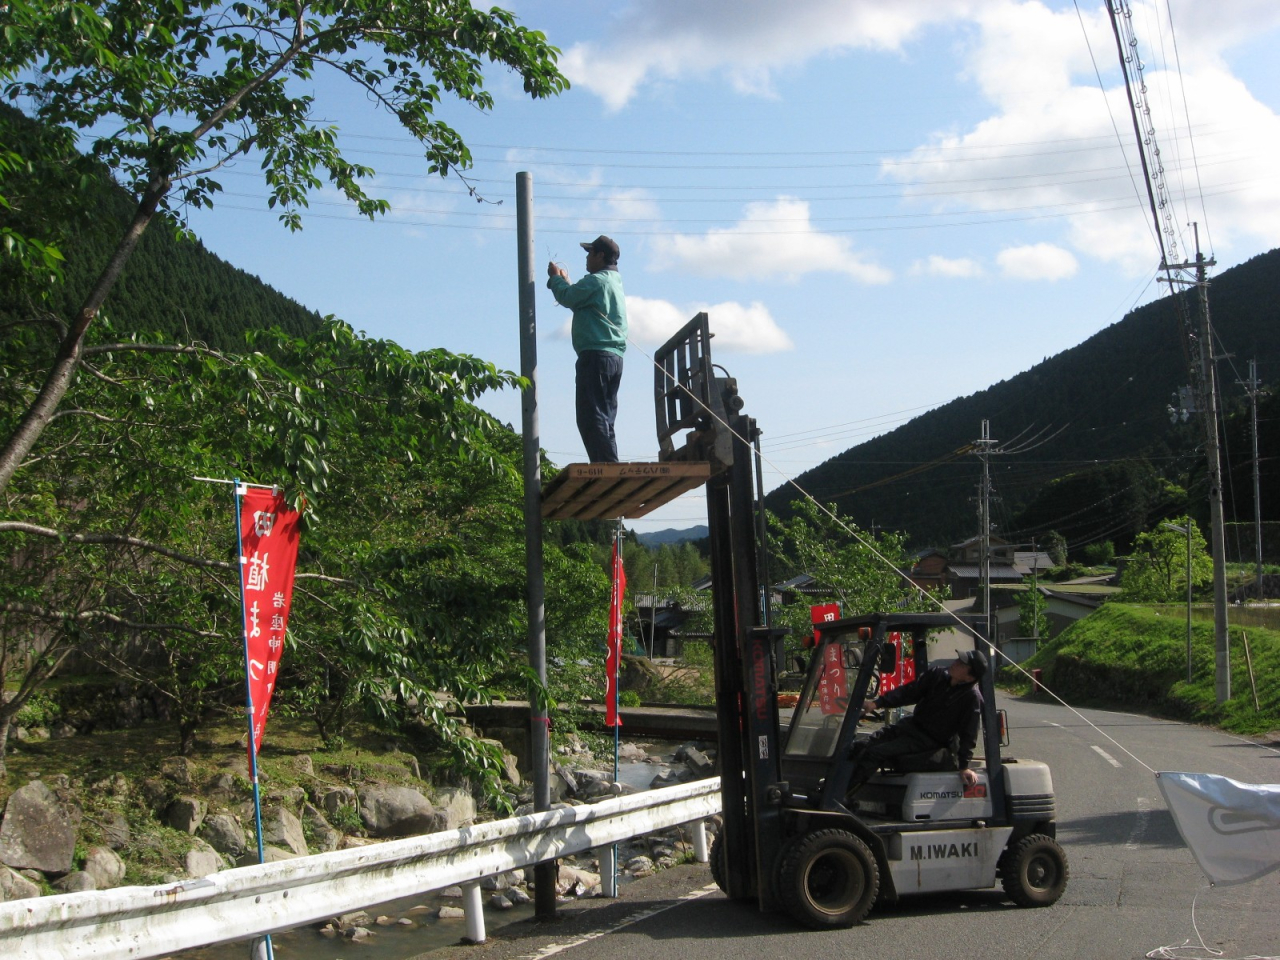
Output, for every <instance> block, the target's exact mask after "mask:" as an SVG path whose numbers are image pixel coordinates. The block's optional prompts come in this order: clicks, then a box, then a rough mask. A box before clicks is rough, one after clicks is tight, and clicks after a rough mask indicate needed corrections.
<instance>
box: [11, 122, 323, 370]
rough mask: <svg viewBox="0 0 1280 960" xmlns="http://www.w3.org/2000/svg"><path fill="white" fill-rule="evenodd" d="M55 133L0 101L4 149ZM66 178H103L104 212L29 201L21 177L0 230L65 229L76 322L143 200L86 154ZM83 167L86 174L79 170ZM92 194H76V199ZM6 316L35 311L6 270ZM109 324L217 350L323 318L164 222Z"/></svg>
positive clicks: (130, 271)
mask: <svg viewBox="0 0 1280 960" xmlns="http://www.w3.org/2000/svg"><path fill="white" fill-rule="evenodd" d="M41 136H46V134H44V133H42V132H41V130H40V128H39V127H38V125H37V124H34V123H33V122H32V121H31V120H29V119H28V118H27V117H25V116H23V114H22V113H20V112H19V111H17V110H14V109H13V108H12V107H9V106H6V105H2V104H0V142H2V143H4V144H5V145H7V146H10V147H13V146H20V145H21V143H22V142H23V141H24V140H26V139H28V138H35V137H41ZM67 166H68V171H67V176H68V177H72V176H77V177H78V176H84V177H93V178H97V179H98V180H99V181H100V183H101V184H102V185H103V186H102V188H101V189H100V190H98V191H97V192H96V198H97V207H96V209H94V210H91V211H84V210H79V209H75V210H71V209H58V207H57V204H56V201H47V200H43V199H40V200H39V202H37V198H36V197H32V196H28V195H24V190H23V183H22V177H21V176H20V175H15V176H12V177H10V178H9V183H8V184H7V186H8V189H9V192H10V196H11V198H14V199H15V200H16V202H15V209H13V210H8V211H5V210H0V225H5V224H8V223H14V224H15V226H18V227H23V226H26V225H27V223H24V221H27V222H29V223H39V224H41V227H42V228H41V229H39V230H36V231H33V232H36V233H47V231H48V227H47V223H48V221H49V220H50V219H52V220H53V221H54V222H56V223H58V224H59V225H60V226H59V227H58V228H57V233H58V234H60V235H61V236H60V237H58V238H57V239H58V241H59V242H58V244H57V245H58V246H59V248H60V250H61V252H62V254H63V256H64V257H65V258H66V260H65V264H64V267H63V275H64V279H63V282H62V283H61V284H60V285H59V286H58V287H57V288H56V290H55V291H54V293H53V297H54V302H52V303H51V304H50V306H52V307H53V308H54V312H56V313H58V314H60V315H61V316H64V317H68V316H73V315H74V314H75V312H76V311H77V309H78V308H79V305H80V303H81V302H82V300H83V297H84V295H85V293H86V291H87V290H89V289H90V287H91V286H92V284H93V282H94V280H95V279H96V278H97V276H98V274H99V273H100V272H101V271H102V269H103V267H104V266H105V264H106V262H107V258H108V256H109V253H110V251H111V249H112V248H113V247H114V245H115V243H116V242H117V241H118V239H119V236H120V232H121V229H122V228H123V226H124V225H125V224H127V223H128V220H129V217H130V215H131V214H132V213H133V210H134V207H135V206H136V204H135V202H134V201H133V199H131V197H130V196H129V195H128V194H127V193H126V192H125V191H124V190H123V189H121V188H119V187H117V186H115V185H114V184H112V182H111V180H110V178H109V177H108V175H107V173H106V171H105V170H103V169H102V168H101V167H97V166H95V165H94V164H93V163H92V161H89V160H87V159H84V158H81V157H75V158H73V159H71V160H69V162H68V164H67ZM76 167H79V169H72V168H76ZM76 192H78V193H79V194H80V195H83V191H76V190H73V189H71V187H70V184H68V190H67V193H68V195H71V194H72V193H76ZM0 280H4V281H5V282H4V283H0V316H4V315H6V314H7V315H9V316H18V315H21V314H22V313H23V312H24V311H25V310H26V309H28V305H27V304H26V303H25V302H24V301H23V300H22V298H21V294H20V293H18V292H17V287H18V285H17V284H16V283H13V282H11V280H10V278H8V277H7V276H6V275H5V274H4V273H3V271H0ZM102 315H103V317H104V318H105V319H106V320H107V321H108V322H109V323H110V324H111V326H112V328H113V329H114V330H115V331H116V333H117V335H118V334H124V333H133V332H148V333H159V334H163V335H165V336H166V337H168V338H171V339H173V340H177V341H180V342H184V343H188V342H191V341H202V342H204V343H207V344H208V345H209V346H211V347H214V348H216V349H232V348H235V347H239V346H243V343H244V336H243V332H244V331H245V330H247V329H265V328H268V327H273V326H274V327H279V328H280V329H281V330H284V331H286V332H288V333H291V334H294V335H301V334H305V333H309V332H312V331H315V330H318V329H319V328H320V315H319V314H318V313H316V312H315V311H314V310H308V309H306V308H304V307H302V306H301V305H299V304H298V303H296V302H295V301H293V300H290V299H289V298H288V297H286V296H284V295H283V294H281V293H279V292H277V291H276V290H273V289H272V288H271V287H269V286H267V285H266V284H264V283H263V282H262V281H261V280H259V279H258V278H257V277H255V276H254V275H253V274H250V273H247V272H245V271H244V270H241V269H239V268H238V267H233V266H232V265H231V264H229V263H227V262H226V261H225V260H223V259H221V258H220V257H218V256H216V255H215V254H213V253H210V252H209V251H208V250H206V249H205V248H204V245H203V244H201V243H200V241H199V240H196V239H193V238H192V239H184V238H180V237H179V235H178V233H177V231H175V230H174V229H172V228H166V227H165V226H164V225H162V224H157V225H156V226H155V227H154V228H153V229H150V230H148V231H147V232H146V233H144V234H143V236H142V240H141V242H140V243H139V245H138V249H137V251H136V252H135V253H134V255H133V257H132V259H130V261H129V263H128V265H127V266H126V267H125V270H124V274H123V275H122V276H121V278H120V280H119V282H118V283H117V284H116V286H115V288H114V289H113V290H112V292H111V294H110V296H109V297H108V298H107V301H106V303H105V304H104V307H103V312H102Z"/></svg>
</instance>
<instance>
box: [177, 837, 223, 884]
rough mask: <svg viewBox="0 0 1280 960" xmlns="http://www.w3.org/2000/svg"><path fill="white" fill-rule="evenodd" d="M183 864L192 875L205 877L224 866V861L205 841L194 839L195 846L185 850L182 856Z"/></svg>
mask: <svg viewBox="0 0 1280 960" xmlns="http://www.w3.org/2000/svg"><path fill="white" fill-rule="evenodd" d="M183 866H184V867H185V868H186V871H187V873H188V875H190V876H192V877H207V876H210V875H211V874H215V873H217V872H218V871H219V870H222V869H224V868H225V867H226V863H225V862H224V861H223V859H222V857H221V856H220V855H219V854H218V851H216V850H214V849H213V848H212V847H211V846H209V845H208V844H207V843H202V842H201V841H199V840H197V841H196V846H194V847H192V848H191V849H190V850H188V851H187V855H186V856H185V857H184V858H183Z"/></svg>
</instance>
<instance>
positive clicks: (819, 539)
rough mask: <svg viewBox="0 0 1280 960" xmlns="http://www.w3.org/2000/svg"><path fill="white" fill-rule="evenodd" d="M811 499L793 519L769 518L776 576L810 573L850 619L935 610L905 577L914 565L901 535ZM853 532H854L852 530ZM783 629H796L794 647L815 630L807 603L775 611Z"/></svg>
mask: <svg viewBox="0 0 1280 960" xmlns="http://www.w3.org/2000/svg"><path fill="white" fill-rule="evenodd" d="M832 514H834V516H833V515H830V514H828V513H827V512H826V511H824V510H822V509H820V508H819V507H818V506H817V505H816V504H814V503H812V502H811V501H804V502H802V503H800V504H799V505H798V507H797V510H796V513H795V515H794V516H792V517H791V518H790V519H789V520H786V521H782V520H779V519H778V518H777V517H775V516H773V515H772V514H771V515H769V531H770V552H771V557H770V564H771V565H772V564H775V563H778V564H779V565H780V567H781V568H782V569H781V570H780V571H779V573H778V574H777V575H778V576H795V575H796V574H799V573H807V574H809V575H810V576H812V577H814V578H815V579H817V580H818V581H819V582H820V583H821V584H823V585H824V586H826V587H828V588H829V589H830V590H831V593H832V595H833V598H834V599H837V600H839V601H840V603H841V604H842V605H843V609H844V611H845V615H846V616H853V615H856V614H859V613H874V612H884V611H890V610H931V609H934V606H935V605H934V603H933V602H932V601H931V599H930V598H929V596H928V595H927V594H924V593H922V592H921V591H920V590H919V589H917V588H916V586H915V585H914V584H913V583H911V581H910V580H908V579H907V578H906V576H905V573H906V571H908V570H909V569H910V567H911V562H910V559H909V557H908V555H907V549H906V540H905V538H904V537H903V536H902V535H901V534H897V533H881V534H879V535H877V536H874V537H873V536H872V535H871V534H870V533H868V532H867V531H865V530H861V529H859V528H858V527H857V526H855V525H854V524H852V523H850V522H848V521H842V520H841V519H840V518H839V515H838V514H836V513H835V511H834V508H833V509H832ZM850 531H852V532H850ZM774 612H775V619H776V621H777V623H778V625H779V626H787V627H790V628H791V630H792V637H793V638H794V639H793V644H794V643H798V640H799V638H800V637H801V636H803V635H805V634H808V633H810V632H811V631H812V626H811V623H810V615H809V606H808V604H803V603H802V604H793V605H791V606H788V607H782V608H781V609H775V611H774Z"/></svg>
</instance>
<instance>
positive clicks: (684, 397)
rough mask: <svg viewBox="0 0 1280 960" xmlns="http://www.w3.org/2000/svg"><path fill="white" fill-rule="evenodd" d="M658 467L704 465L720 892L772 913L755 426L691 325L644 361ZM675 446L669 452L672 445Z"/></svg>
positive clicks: (770, 747)
mask: <svg viewBox="0 0 1280 960" xmlns="http://www.w3.org/2000/svg"><path fill="white" fill-rule="evenodd" d="M654 360H655V374H654V397H655V405H656V413H657V425H658V444H659V451H660V452H659V460H660V461H663V462H668V461H701V462H706V463H709V464H710V465H711V476H710V479H709V480H708V481H707V487H706V492H707V525H708V527H709V529H710V543H711V594H712V608H713V612H714V620H715V626H714V634H713V647H714V664H715V683H716V714H717V726H718V729H719V736H720V751H719V755H720V769H721V797H722V801H723V808H724V814H723V815H724V826H723V831H724V834H723V847H724V849H725V852H726V863H725V867H726V875H725V878H724V879H725V886H726V891H727V892H728V894H729V896H731V897H733V898H734V899H739V900H746V899H756V900H758V902H759V905H760V906H761V907H762V908H765V909H769V908H771V907H772V906H773V904H772V900H773V897H774V894H773V893H772V884H771V883H770V882H769V879H768V878H769V876H770V871H771V869H772V865H773V864H774V863H775V861H776V859H777V855H778V848H779V844H780V838H781V834H782V830H781V822H780V817H781V792H782V788H781V785H780V783H779V781H780V780H781V775H780V771H781V766H780V760H781V757H780V750H779V743H778V737H779V727H778V701H777V679H776V663H775V657H774V647H775V642H776V640H777V636H778V631H773V630H771V629H770V628H769V627H768V625H767V624H766V623H765V614H764V610H765V609H766V605H765V603H764V602H763V601H762V599H761V586H762V584H761V579H762V576H761V574H762V570H763V559H762V550H763V543H762V542H761V539H760V534H759V527H758V526H757V519H758V510H762V509H763V505H762V503H760V501H759V496H762V494H763V491H762V490H760V491H757V490H756V489H755V487H756V485H757V484H754V483H753V472H752V464H753V460H752V454H753V450H752V444H753V443H754V442H755V440H756V439H757V437H758V434H759V431H758V428H757V427H756V423H755V421H754V420H753V419H751V418H750V417H747V416H745V415H743V413H742V407H743V402H742V398H741V397H739V396H738V386H737V381H736V380H734V379H733V378H732V377H730V376H728V375H727V373H724V372H723V369H722V368H721V373H719V374H718V373H717V372H716V370H715V368H714V367H713V365H712V362H711V332H710V328H709V325H708V318H707V315H706V314H705V313H699V314H698V315H697V316H696V317H694V318H693V320H691V321H690V322H689V323H687V324H686V325H685V326H684V327H683V328H682V329H681V330H680V331H679V332H678V333H677V334H676V335H675V336H673V337H672V338H671V339H670V340H668V341H667V343H666V344H664V345H663V346H662V348H661V349H659V350H658V351H657V352H656V354H655V355H654ZM680 440H683V444H682V445H681V446H677V445H676V444H677V442H678V441H680Z"/></svg>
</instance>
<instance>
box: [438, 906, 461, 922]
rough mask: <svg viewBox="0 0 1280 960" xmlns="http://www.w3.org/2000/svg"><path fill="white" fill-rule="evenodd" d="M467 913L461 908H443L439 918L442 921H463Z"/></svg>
mask: <svg viewBox="0 0 1280 960" xmlns="http://www.w3.org/2000/svg"><path fill="white" fill-rule="evenodd" d="M466 915H467V912H466V911H465V910H463V909H462V908H461V907H441V908H440V913H439V914H438V916H439V917H440V919H441V920H461V919H462V918H463V917H465V916H466Z"/></svg>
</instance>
